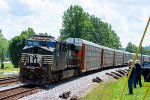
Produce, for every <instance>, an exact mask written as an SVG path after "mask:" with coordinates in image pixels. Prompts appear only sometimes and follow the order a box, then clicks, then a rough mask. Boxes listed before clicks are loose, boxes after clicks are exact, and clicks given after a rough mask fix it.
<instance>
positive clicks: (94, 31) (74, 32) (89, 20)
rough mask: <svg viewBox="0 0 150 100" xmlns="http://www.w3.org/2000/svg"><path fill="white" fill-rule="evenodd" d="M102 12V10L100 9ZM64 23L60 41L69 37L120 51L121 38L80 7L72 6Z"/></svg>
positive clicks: (64, 16)
mask: <svg viewBox="0 0 150 100" xmlns="http://www.w3.org/2000/svg"><path fill="white" fill-rule="evenodd" d="M99 10H100V9H99ZM62 18H63V23H62V28H61V31H60V34H61V35H60V40H65V39H66V38H68V37H74V38H82V39H85V40H88V41H92V42H94V43H97V44H100V45H103V46H106V47H110V48H114V49H119V48H120V47H121V42H120V38H119V37H118V36H117V34H116V32H115V31H114V30H112V27H111V25H110V24H108V23H107V22H103V21H101V19H100V18H98V17H96V16H94V15H89V13H88V12H85V11H84V10H83V8H82V7H80V6H79V5H74V6H73V5H71V6H70V7H69V8H68V9H67V11H65V12H64V15H63V17H62Z"/></svg>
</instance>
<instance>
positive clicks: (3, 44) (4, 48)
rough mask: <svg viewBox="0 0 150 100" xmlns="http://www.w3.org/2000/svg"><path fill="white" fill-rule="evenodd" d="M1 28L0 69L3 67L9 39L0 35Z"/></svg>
mask: <svg viewBox="0 0 150 100" xmlns="http://www.w3.org/2000/svg"><path fill="white" fill-rule="evenodd" d="M1 32H2V30H0V60H1V61H2V63H1V69H4V63H3V62H4V60H5V58H6V54H7V53H8V52H7V50H8V44H9V41H8V40H7V39H6V38H4V37H3V35H2V33H1Z"/></svg>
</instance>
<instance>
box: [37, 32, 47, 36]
mask: <svg viewBox="0 0 150 100" xmlns="http://www.w3.org/2000/svg"><path fill="white" fill-rule="evenodd" d="M38 35H41V36H48V34H47V33H39V34H38Z"/></svg>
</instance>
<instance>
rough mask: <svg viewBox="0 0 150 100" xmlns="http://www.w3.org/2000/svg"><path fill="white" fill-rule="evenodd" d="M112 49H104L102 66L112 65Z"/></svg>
mask: <svg viewBox="0 0 150 100" xmlns="http://www.w3.org/2000/svg"><path fill="white" fill-rule="evenodd" d="M113 58H114V51H113V50H109V49H104V64H103V67H108V66H113Z"/></svg>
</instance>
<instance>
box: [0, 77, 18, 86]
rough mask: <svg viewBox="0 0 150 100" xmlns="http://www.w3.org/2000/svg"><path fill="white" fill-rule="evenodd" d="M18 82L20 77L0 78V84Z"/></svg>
mask: <svg viewBox="0 0 150 100" xmlns="http://www.w3.org/2000/svg"><path fill="white" fill-rule="evenodd" d="M17 82H19V81H18V77H7V78H0V86H3V85H9V84H12V83H17Z"/></svg>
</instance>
